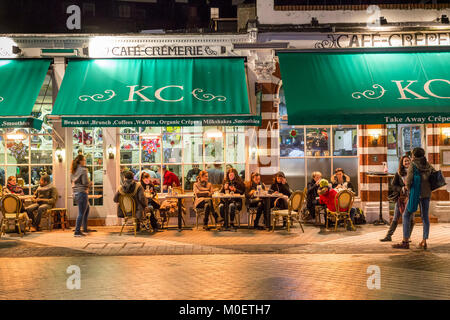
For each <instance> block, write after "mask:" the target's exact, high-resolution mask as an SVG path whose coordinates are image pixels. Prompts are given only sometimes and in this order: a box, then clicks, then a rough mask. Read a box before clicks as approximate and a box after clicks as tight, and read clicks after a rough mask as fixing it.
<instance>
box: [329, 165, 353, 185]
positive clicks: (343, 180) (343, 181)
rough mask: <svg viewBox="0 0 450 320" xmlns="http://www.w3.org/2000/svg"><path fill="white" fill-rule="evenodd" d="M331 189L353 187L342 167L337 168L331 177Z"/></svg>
mask: <svg viewBox="0 0 450 320" xmlns="http://www.w3.org/2000/svg"><path fill="white" fill-rule="evenodd" d="M331 184H332V185H333V189H339V190H340V189H353V185H352V183H351V182H350V177H349V176H348V175H346V174H345V172H344V169H342V168H337V169H336V170H335V174H334V175H333V176H332V177H331Z"/></svg>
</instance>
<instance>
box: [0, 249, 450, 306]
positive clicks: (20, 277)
mask: <svg viewBox="0 0 450 320" xmlns="http://www.w3.org/2000/svg"><path fill="white" fill-rule="evenodd" d="M449 263H450V255H449V254H437V255H436V254H431V253H426V254H423V253H421V254H418V253H408V254H390V255H379V254H366V255H349V254H340V255H330V254H314V255H311V254H294V255H292V254H285V255H274V254H252V255H249V254H243V255H235V254H231V255H230V254H226V255H223V254H217V255H190V256H186V255H183V256H182V255H167V256H101V257H98V256H94V257H93V256H83V257H34V258H0V284H1V285H0V299H170V300H172V299H226V300H228V299H275V300H278V299H351V300H352V299H450V272H449V269H448V265H449ZM71 265H77V266H79V267H80V270H81V288H80V289H79V290H69V289H67V286H66V281H67V279H68V277H69V274H67V272H66V270H67V268H68V267H69V266H71ZM371 265H376V266H378V267H379V268H380V272H381V273H380V276H381V277H380V280H381V282H380V285H381V286H380V289H372V290H369V289H368V287H367V279H368V277H369V274H368V273H367V268H368V267H369V266H371ZM11 270H15V271H16V272H14V273H13V272H11Z"/></svg>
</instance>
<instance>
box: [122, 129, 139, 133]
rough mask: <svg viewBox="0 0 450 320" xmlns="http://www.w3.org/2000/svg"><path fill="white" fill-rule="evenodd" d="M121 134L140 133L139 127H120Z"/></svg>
mask: <svg viewBox="0 0 450 320" xmlns="http://www.w3.org/2000/svg"><path fill="white" fill-rule="evenodd" d="M119 132H120V133H121V134H138V133H139V128H120V131H119Z"/></svg>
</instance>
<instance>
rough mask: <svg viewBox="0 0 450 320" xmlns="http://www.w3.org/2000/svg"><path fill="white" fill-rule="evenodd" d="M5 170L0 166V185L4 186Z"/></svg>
mask: <svg viewBox="0 0 450 320" xmlns="http://www.w3.org/2000/svg"><path fill="white" fill-rule="evenodd" d="M6 178H7V177H6V171H5V167H0V185H1V186H6Z"/></svg>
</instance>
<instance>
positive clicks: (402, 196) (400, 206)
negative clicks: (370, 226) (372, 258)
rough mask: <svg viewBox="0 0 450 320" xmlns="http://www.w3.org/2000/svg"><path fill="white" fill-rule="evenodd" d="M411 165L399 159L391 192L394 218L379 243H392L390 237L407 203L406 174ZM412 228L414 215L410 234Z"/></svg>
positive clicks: (407, 161)
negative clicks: (393, 197)
mask: <svg viewBox="0 0 450 320" xmlns="http://www.w3.org/2000/svg"><path fill="white" fill-rule="evenodd" d="M410 165H411V159H410V158H409V157H408V156H407V155H404V156H403V157H401V158H400V162H399V165H398V171H397V172H396V173H395V177H394V179H393V180H392V191H393V193H394V195H395V197H396V199H395V208H394V218H393V219H392V222H391V225H390V226H389V230H388V232H387V234H386V237H384V238H383V239H380V241H383V242H384V241H392V235H393V234H394V232H395V229H397V224H398V219H400V217H401V216H402V214H403V212H404V211H405V208H406V203H407V202H408V190H407V189H406V173H407V170H408V168H409V167H410ZM413 228H414V215H411V229H410V230H411V232H412V229H413Z"/></svg>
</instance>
